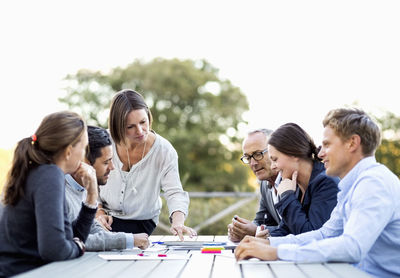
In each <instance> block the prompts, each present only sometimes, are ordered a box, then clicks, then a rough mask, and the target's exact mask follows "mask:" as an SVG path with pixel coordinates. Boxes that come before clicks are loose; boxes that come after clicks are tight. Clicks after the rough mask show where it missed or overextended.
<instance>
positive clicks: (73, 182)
mask: <svg viewBox="0 0 400 278" xmlns="http://www.w3.org/2000/svg"><path fill="white" fill-rule="evenodd" d="M65 180H66V181H67V183H68V184H69V185H70V186H71V187H72V188H73V189H75V190H77V191H85V188H84V187H83V186H82V185H80V184H79V183H77V182H76V180H75V179H74V178H73V177H72V176H71V175H70V174H66V175H65Z"/></svg>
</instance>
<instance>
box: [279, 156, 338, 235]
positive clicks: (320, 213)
mask: <svg viewBox="0 0 400 278" xmlns="http://www.w3.org/2000/svg"><path fill="white" fill-rule="evenodd" d="M338 183H339V179H338V178H333V177H329V176H327V175H326V174H325V168H324V165H323V164H322V163H321V162H314V165H313V169H312V172H311V176H310V181H309V184H308V187H307V190H306V192H305V193H304V194H305V196H304V200H303V203H300V200H301V191H300V190H299V188H297V190H296V192H294V191H292V192H288V193H287V194H286V192H285V193H284V194H282V195H283V196H281V200H280V201H279V202H278V203H277V204H276V205H275V208H276V209H277V210H278V212H279V214H280V215H281V217H282V221H281V222H280V223H279V227H278V229H276V230H274V231H272V232H271V236H285V235H288V234H294V235H297V234H301V233H305V232H308V231H312V230H317V229H319V228H321V227H322V225H323V224H324V223H325V222H326V221H327V220H328V219H329V218H330V216H331V212H332V210H333V208H334V207H335V206H336V203H337V193H338V192H339V188H338Z"/></svg>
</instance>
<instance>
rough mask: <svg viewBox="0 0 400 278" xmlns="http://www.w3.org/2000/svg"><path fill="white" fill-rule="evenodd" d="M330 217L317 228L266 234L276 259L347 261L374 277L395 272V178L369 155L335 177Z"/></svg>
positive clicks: (398, 268)
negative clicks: (281, 234)
mask: <svg viewBox="0 0 400 278" xmlns="http://www.w3.org/2000/svg"><path fill="white" fill-rule="evenodd" d="M339 189H340V192H339V193H338V203H337V206H336V207H335V208H334V210H333V211H332V214H331V218H330V219H329V220H328V221H327V222H326V223H325V224H324V225H323V226H322V227H321V228H320V229H319V230H316V231H312V232H308V233H304V234H300V235H297V236H294V235H288V236H286V237H275V238H273V237H271V238H270V242H271V245H272V246H278V257H279V258H280V259H281V260H289V261H297V262H327V261H339V262H351V263H356V266H357V267H358V268H360V269H362V270H364V271H366V272H368V273H369V274H371V275H373V276H376V277H399V275H400V181H399V179H398V177H397V176H395V175H394V174H393V173H392V172H391V171H390V170H389V169H388V168H387V167H386V166H384V165H382V164H379V163H377V162H376V160H375V158H374V157H367V158H364V159H362V160H361V161H360V162H358V163H357V165H356V166H355V167H354V168H353V169H352V170H351V171H350V172H349V173H348V174H347V175H346V176H345V177H344V178H343V179H342V180H341V181H340V182H339Z"/></svg>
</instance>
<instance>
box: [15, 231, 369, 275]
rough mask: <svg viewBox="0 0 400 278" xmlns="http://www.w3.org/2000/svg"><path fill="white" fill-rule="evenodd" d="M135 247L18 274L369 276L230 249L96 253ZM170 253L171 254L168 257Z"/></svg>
mask: <svg viewBox="0 0 400 278" xmlns="http://www.w3.org/2000/svg"><path fill="white" fill-rule="evenodd" d="M226 239H227V238H226V236H199V237H198V238H197V239H196V240H202V241H226ZM150 240H151V241H169V240H177V237H175V236H151V237H150ZM135 252H136V253H138V252H139V250H136V249H133V250H124V251H112V252H111V251H108V252H86V253H85V254H84V255H83V256H82V257H80V258H78V259H74V260H69V261H63V262H54V263H50V264H47V265H45V266H42V267H40V268H37V269H35V270H32V271H29V272H26V273H23V274H21V275H19V276H18V277H21V278H22V277H27V278H28V277H57V278H61V277H68V278H71V277H74V278H75V277H85V278H91V277H95V278H99V277H109V278H113V277H135V278H138V277H162V278H167V277H229V278H234V277H244V278H246V277H251V278H255V277H264V278H268V277H278V278H279V277H290V278H295V277H317V278H322V277H323V278H330V277H332V278H333V277H351V278H363V277H370V276H369V275H368V274H366V273H364V272H362V271H361V270H359V269H357V268H355V267H353V266H352V265H350V264H347V263H318V264H295V263H289V262H254V263H244V264H239V263H237V262H236V260H235V258H234V254H233V253H232V251H231V250H222V253H221V254H202V253H201V252H200V250H171V249H168V250H164V251H160V252H163V253H166V254H167V256H168V255H172V256H174V255H175V254H176V255H177V256H182V257H185V256H186V257H188V259H187V260H186V259H182V260H161V259H160V260H136V261H135V260H130V261H108V260H104V259H102V258H100V257H99V254H114V255H118V254H134V253H135ZM172 256H171V257H172Z"/></svg>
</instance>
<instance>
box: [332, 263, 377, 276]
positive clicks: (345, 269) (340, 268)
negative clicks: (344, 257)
mask: <svg viewBox="0 0 400 278" xmlns="http://www.w3.org/2000/svg"><path fill="white" fill-rule="evenodd" d="M325 266H326V267H327V268H328V269H330V270H331V271H332V272H334V273H335V274H336V275H337V276H338V277H351V278H370V277H372V276H370V275H369V274H368V273H366V272H364V271H362V270H360V269H358V268H356V267H354V266H353V265H351V264H348V263H326V264H325Z"/></svg>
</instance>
